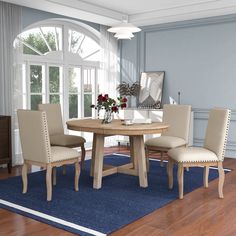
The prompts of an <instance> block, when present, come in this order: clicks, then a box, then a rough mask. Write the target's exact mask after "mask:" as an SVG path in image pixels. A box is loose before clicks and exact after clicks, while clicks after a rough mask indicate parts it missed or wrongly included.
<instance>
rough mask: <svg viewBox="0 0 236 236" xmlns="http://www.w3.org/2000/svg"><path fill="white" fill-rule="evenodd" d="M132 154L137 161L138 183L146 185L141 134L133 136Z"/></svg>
mask: <svg viewBox="0 0 236 236" xmlns="http://www.w3.org/2000/svg"><path fill="white" fill-rule="evenodd" d="M132 152H133V154H134V160H137V161H138V173H139V185H140V187H143V188H146V187H148V181H147V167H146V160H145V150H144V140H143V136H142V135H138V136H133V151H132Z"/></svg>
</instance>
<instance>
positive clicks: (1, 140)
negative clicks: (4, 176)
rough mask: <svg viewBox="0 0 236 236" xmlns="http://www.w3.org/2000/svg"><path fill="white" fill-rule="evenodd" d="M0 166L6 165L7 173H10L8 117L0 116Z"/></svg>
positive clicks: (10, 157) (9, 124)
mask: <svg viewBox="0 0 236 236" xmlns="http://www.w3.org/2000/svg"><path fill="white" fill-rule="evenodd" d="M0 164H7V165H8V172H9V173H11V167H12V146H11V117H10V116H0Z"/></svg>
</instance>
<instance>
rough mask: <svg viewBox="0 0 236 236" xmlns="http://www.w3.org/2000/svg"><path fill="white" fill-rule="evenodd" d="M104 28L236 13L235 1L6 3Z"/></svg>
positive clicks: (15, 0) (60, 0)
mask: <svg viewBox="0 0 236 236" xmlns="http://www.w3.org/2000/svg"><path fill="white" fill-rule="evenodd" d="M4 1H6V2H11V3H15V4H18V5H23V6H27V7H31V8H36V9H39V10H43V11H48V12H52V13H56V14H60V15H65V16H70V17H74V18H77V19H82V20H87V21H91V22H95V23H99V24H104V25H115V24H118V23H119V22H120V21H121V20H122V18H126V17H128V19H129V22H131V23H133V24H135V25H137V26H145V25H153V24H160V23H167V22H175V21H182V20H191V19H199V18H205V17H211V16H220V15H228V14H233V13H236V0H118V1H115V0H113V1H112V0H96V1H95V0H83V1H81V0H37V1H33V0H4Z"/></svg>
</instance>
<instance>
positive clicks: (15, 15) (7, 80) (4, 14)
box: [0, 1, 22, 165]
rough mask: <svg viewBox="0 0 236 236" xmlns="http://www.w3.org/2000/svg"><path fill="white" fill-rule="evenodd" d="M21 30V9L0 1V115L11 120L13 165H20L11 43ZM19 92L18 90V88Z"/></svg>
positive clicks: (15, 70) (16, 73)
mask: <svg viewBox="0 0 236 236" xmlns="http://www.w3.org/2000/svg"><path fill="white" fill-rule="evenodd" d="M21 30H22V8H21V7H20V6H16V5H13V4H9V3H5V2H2V1H0V115H10V116H11V119H12V148H13V150H12V154H13V165H15V164H20V163H21V162H22V159H21V158H20V160H17V158H16V155H15V129H16V127H17V119H16V104H15V101H16V99H15V98H16V95H15V89H16V86H17V84H16V78H19V77H20V75H19V66H18V65H17V63H16V57H15V55H16V54H15V49H14V48H13V42H14V39H15V38H16V36H17V35H18V34H19V33H20V32H21ZM18 90H19V88H18Z"/></svg>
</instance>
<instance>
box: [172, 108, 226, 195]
mask: <svg viewBox="0 0 236 236" xmlns="http://www.w3.org/2000/svg"><path fill="white" fill-rule="evenodd" d="M229 123H230V110H228V109H222V108H214V109H212V110H211V111H210V115H209V120H208V126H207V130H206V135H205V141H204V146H203V147H189V148H183V147H181V148H174V149H171V150H169V151H168V156H169V162H168V178H169V188H173V164H174V163H177V164H178V185H179V198H180V199H182V198H183V188H184V186H183V177H184V171H183V168H184V167H192V166H204V176H203V179H204V180H203V181H204V187H206V188H207V187H208V174H209V166H217V167H218V172H219V185H218V192H219V197H220V198H223V184H224V169H223V165H222V163H223V160H224V154H225V146H226V142H227V136H228V129H229Z"/></svg>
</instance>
